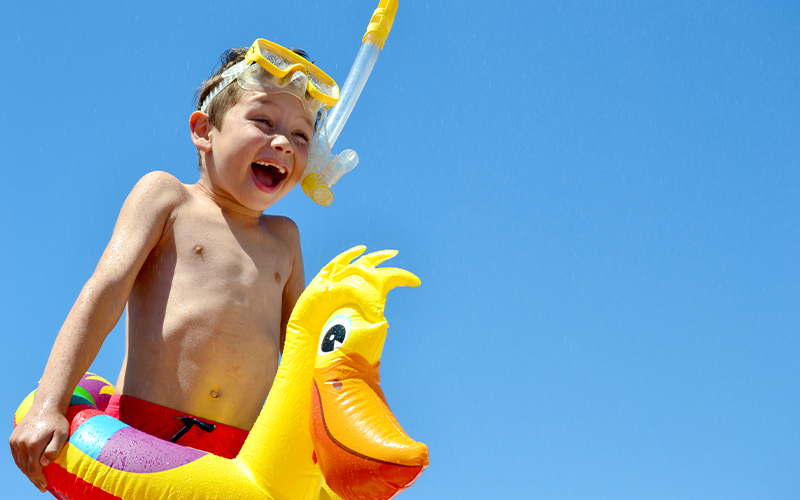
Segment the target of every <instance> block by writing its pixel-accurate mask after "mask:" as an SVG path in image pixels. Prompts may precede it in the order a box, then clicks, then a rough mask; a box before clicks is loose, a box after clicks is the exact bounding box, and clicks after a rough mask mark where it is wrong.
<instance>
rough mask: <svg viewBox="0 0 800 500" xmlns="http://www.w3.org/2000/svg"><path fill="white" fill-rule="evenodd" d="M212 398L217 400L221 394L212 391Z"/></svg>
mask: <svg viewBox="0 0 800 500" xmlns="http://www.w3.org/2000/svg"><path fill="white" fill-rule="evenodd" d="M211 397H212V398H214V399H217V398H218V397H219V394H217V391H211Z"/></svg>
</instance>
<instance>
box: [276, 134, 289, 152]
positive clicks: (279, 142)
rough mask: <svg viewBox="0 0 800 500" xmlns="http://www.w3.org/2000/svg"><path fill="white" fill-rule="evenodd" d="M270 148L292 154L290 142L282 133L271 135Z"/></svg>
mask: <svg viewBox="0 0 800 500" xmlns="http://www.w3.org/2000/svg"><path fill="white" fill-rule="evenodd" d="M272 149H274V150H275V151H281V152H283V153H286V154H292V144H291V143H290V142H289V139H288V138H287V137H286V136H285V135H283V134H275V135H274V136H273V137H272Z"/></svg>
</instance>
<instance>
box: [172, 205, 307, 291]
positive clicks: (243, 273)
mask: <svg viewBox="0 0 800 500" xmlns="http://www.w3.org/2000/svg"><path fill="white" fill-rule="evenodd" d="M173 239H174V252H175V257H176V272H178V273H179V274H181V275H183V274H186V275H187V276H190V277H191V278H192V279H191V281H195V282H197V283H198V285H199V286H201V287H205V286H209V285H211V286H225V287H228V291H230V292H234V291H235V290H236V289H238V288H241V289H242V291H244V290H250V291H251V292H252V291H256V292H267V291H271V290H272V291H274V290H276V289H278V290H282V289H283V286H284V284H285V283H286V279H287V278H288V276H289V274H290V273H291V264H292V260H291V254H290V252H289V248H288V247H287V245H286V243H285V242H284V241H283V240H282V239H281V238H280V237H279V236H278V235H276V234H275V233H274V232H272V231H270V230H269V228H268V227H263V226H250V227H243V226H239V225H236V224H233V223H231V222H230V221H228V220H226V219H224V218H223V217H213V216H212V217H209V216H206V217H195V218H186V219H185V220H176V221H175V224H174V225H173Z"/></svg>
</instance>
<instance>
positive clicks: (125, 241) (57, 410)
mask: <svg viewBox="0 0 800 500" xmlns="http://www.w3.org/2000/svg"><path fill="white" fill-rule="evenodd" d="M180 186H181V184H180V182H178V180H177V179H175V178H174V177H172V176H170V175H169V174H166V173H163V172H154V173H151V174H148V175H146V176H145V177H143V178H142V179H141V180H140V181H139V182H138V183H137V184H136V186H135V187H134V188H133V190H132V191H131V194H130V195H129V196H128V198H127V199H126V200H125V203H124V204H123V206H122V210H121V211H120V214H119V218H118V220H117V224H116V226H115V227H114V233H113V235H112V237H111V241H110V243H109V244H108V247H106V249H105V251H104V252H103V256H102V257H101V258H100V262H99V263H98V265H97V268H96V269H95V271H94V273H93V274H92V276H91V278H89V281H88V282H87V283H86V285H85V286H84V287H83V290H81V293H80V295H79V296H78V300H77V301H76V302H75V305H74V306H72V309H71V310H70V312H69V315H68V316H67V319H66V321H65V322H64V325H63V326H62V327H61V330H60V331H59V332H58V336H57V337H56V341H55V344H54V345H53V350H52V351H51V353H50V358H49V359H48V361H47V366H46V367H45V370H44V375H43V376H42V380H41V381H40V383H39V387H38V389H37V390H36V396H35V398H34V401H33V404H32V406H31V408H30V410H29V411H28V414H27V415H26V416H25V418H23V419H22V420H21V421H20V423H19V425H18V426H17V427H16V428H15V429H14V431H13V432H12V434H11V437H10V439H9V444H10V445H11V451H12V454H13V455H14V460H15V461H16V463H17V466H18V467H19V468H20V470H22V472H23V473H25V475H27V476H28V478H29V479H30V480H31V482H33V483H34V485H36V486H37V487H38V488H39V489H40V490H41V491H45V490H46V488H47V481H46V479H45V477H44V474H43V473H42V467H43V466H46V465H48V464H49V463H50V462H52V461H53V460H55V459H56V458H57V457H58V455H59V453H60V451H61V448H62V447H63V446H64V443H65V442H66V440H67V437H68V433H69V424H68V422H67V420H66V417H65V416H64V415H65V414H66V411H67V408H68V407H69V401H70V399H71V397H72V391H73V389H74V388H75V386H76V385H77V383H78V382H79V381H80V379H81V377H82V376H83V374H84V373H86V370H88V369H89V367H90V366H91V364H92V361H94V358H95V356H97V353H98V351H99V350H100V347H101V346H102V344H103V341H104V340H105V338H106V337H107V336H108V334H109V332H110V331H111V330H112V329H113V328H114V325H116V323H117V321H118V320H119V318H120V316H121V315H122V312H123V311H124V309H125V304H126V303H127V300H128V295H129V294H130V291H131V288H132V286H133V283H134V280H135V279H136V276H137V274H138V273H139V270H140V269H141V267H142V265H143V263H144V262H145V259H147V256H148V255H149V253H150V251H151V250H152V249H153V248H154V247H155V246H156V244H157V243H158V241H159V239H160V238H161V235H162V233H163V231H164V228H165V226H166V224H167V221H168V219H169V215H170V213H171V212H172V210H173V209H174V207H175V206H176V205H177V203H178V202H179V201H180V199H181V196H182V194H181V193H182V190H181V189H180Z"/></svg>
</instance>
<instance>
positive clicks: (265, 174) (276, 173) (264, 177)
mask: <svg viewBox="0 0 800 500" xmlns="http://www.w3.org/2000/svg"><path fill="white" fill-rule="evenodd" d="M250 169H251V170H252V171H253V175H254V176H255V178H256V180H257V181H258V182H259V183H260V184H262V185H263V186H265V187H267V188H274V187H276V186H277V185H278V184H280V183H281V182H283V180H284V179H286V176H287V175H288V171H287V170H286V167H283V166H278V165H275V164H273V163H261V162H253V163H252V164H251V165H250Z"/></svg>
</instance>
